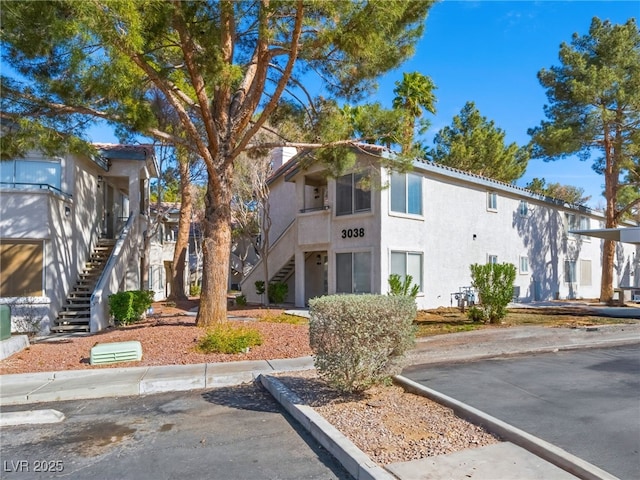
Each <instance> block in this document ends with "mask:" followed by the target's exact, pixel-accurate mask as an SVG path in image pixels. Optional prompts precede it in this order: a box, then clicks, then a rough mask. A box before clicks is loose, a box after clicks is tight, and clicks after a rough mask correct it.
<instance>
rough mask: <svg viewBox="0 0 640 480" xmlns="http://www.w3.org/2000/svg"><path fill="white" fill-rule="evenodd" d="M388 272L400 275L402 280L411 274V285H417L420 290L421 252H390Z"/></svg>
mask: <svg viewBox="0 0 640 480" xmlns="http://www.w3.org/2000/svg"><path fill="white" fill-rule="evenodd" d="M390 267H391V268H390V269H389V273H390V274H391V275H393V274H396V275H400V279H401V280H402V281H404V279H405V278H406V277H407V275H411V286H413V285H418V287H420V291H421V292H422V291H423V290H422V253H420V252H391V265H390Z"/></svg>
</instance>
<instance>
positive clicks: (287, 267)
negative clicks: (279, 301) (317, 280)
mask: <svg viewBox="0 0 640 480" xmlns="http://www.w3.org/2000/svg"><path fill="white" fill-rule="evenodd" d="M295 268H296V258H295V256H293V257H291V258H290V259H289V260H288V261H287V263H285V264H284V265H283V266H282V268H281V269H280V270H278V273H276V274H275V275H274V276H273V277H271V282H274V283H278V282H284V281H286V280H287V279H288V278H289V277H290V276H291V275H292V274H293V271H294V270H295Z"/></svg>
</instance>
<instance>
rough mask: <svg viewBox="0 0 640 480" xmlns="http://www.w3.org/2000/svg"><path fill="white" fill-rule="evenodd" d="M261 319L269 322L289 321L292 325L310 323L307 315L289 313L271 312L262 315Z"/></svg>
mask: <svg viewBox="0 0 640 480" xmlns="http://www.w3.org/2000/svg"><path fill="white" fill-rule="evenodd" d="M260 321H261V322H268V323H289V324H291V325H304V324H306V323H308V320H307V319H306V318H305V317H301V316H298V315H289V314H287V313H280V314H275V313H271V312H267V313H264V314H263V315H261V316H260Z"/></svg>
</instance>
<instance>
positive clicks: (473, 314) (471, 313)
mask: <svg viewBox="0 0 640 480" xmlns="http://www.w3.org/2000/svg"><path fill="white" fill-rule="evenodd" d="M467 318H468V319H469V320H471V321H472V322H482V321H483V320H484V312H483V311H482V310H481V309H480V308H478V307H476V306H475V305H474V306H472V307H471V308H469V310H467Z"/></svg>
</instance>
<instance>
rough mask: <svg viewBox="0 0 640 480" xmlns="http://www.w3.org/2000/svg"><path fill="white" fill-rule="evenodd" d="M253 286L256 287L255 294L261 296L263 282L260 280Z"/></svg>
mask: <svg viewBox="0 0 640 480" xmlns="http://www.w3.org/2000/svg"><path fill="white" fill-rule="evenodd" d="M254 285H255V286H256V293H257V294H258V295H262V294H263V293H264V282H263V281H262V280H258V281H257V282H255V283H254Z"/></svg>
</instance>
